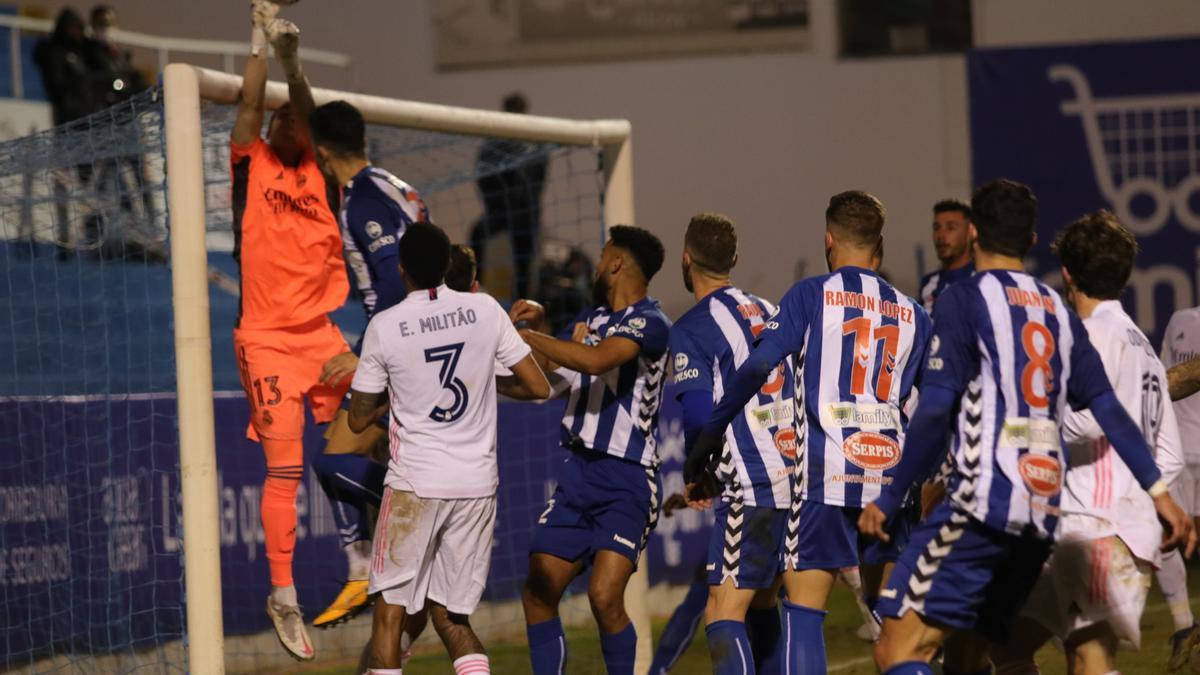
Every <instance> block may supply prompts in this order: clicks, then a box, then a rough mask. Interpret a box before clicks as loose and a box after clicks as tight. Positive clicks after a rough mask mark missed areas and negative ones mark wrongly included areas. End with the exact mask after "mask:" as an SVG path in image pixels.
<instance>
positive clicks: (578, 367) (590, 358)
mask: <svg viewBox="0 0 1200 675" xmlns="http://www.w3.org/2000/svg"><path fill="white" fill-rule="evenodd" d="M521 337H523V338H525V342H527V343H528V344H529V346H530V347H532V348H533V350H534V351H535V352H537V353H539V354H541V355H543V356H544V357H545V358H546V359H547V360H549V361H551V362H553V363H557V364H558V365H560V366H562V367H564V368H569V369H571V370H574V371H576V372H579V373H584V374H587V375H600V374H602V373H607V372H608V371H610V370H612V369H613V368H616V367H617V366H620V365H622V364H625V363H628V362H630V361H632V360H634V359H635V358H637V355H638V353H639V351H640V350H641V346H640V345H638V343H637V342H635V341H633V340H631V339H629V338H623V337H608V338H604V339H603V340H601V341H600V344H597V345H595V346H592V345H585V344H582V343H579V342H571V341H569V340H559V339H558V338H556V337H552V336H550V335H546V334H545V333H539V332H537V331H532V330H524V331H521Z"/></svg>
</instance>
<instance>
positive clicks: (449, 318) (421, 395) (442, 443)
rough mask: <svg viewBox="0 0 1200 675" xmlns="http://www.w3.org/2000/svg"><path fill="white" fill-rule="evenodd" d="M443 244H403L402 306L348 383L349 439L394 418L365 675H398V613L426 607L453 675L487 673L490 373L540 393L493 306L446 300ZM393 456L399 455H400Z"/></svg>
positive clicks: (458, 297)
mask: <svg viewBox="0 0 1200 675" xmlns="http://www.w3.org/2000/svg"><path fill="white" fill-rule="evenodd" d="M449 259H450V240H449V239H448V238H447V237H446V235H445V233H444V232H442V230H441V229H440V228H438V227H436V226H434V225H430V224H427V223H417V224H413V225H411V226H409V228H408V229H407V231H406V232H405V233H404V236H403V237H402V239H401V245H400V268H401V274H402V275H403V276H404V281H405V284H406V286H407V288H409V289H410V291H409V294H408V296H407V297H406V298H405V299H404V300H403V301H402V302H400V303H399V304H397V305H395V306H393V307H391V308H389V309H387V310H384V311H383V312H380V313H379V314H377V315H375V317H374V318H373V319H372V320H371V323H370V324H369V325H368V326H367V332H366V336H365V337H364V339H363V349H362V355H361V358H360V361H359V364H358V370H357V371H356V372H355V375H354V381H353V383H352V384H351V400H350V414H349V424H350V428H351V429H352V430H354V431H355V432H356V433H357V432H360V431H361V430H362V429H365V428H366V427H368V426H369V425H371V424H372V423H374V421H375V420H376V419H377V418H378V417H379V416H380V415H382V414H383V412H384V411H385V410H387V409H388V407H389V401H390V408H391V422H390V424H391V426H390V429H389V438H390V441H391V443H390V445H391V459H390V461H389V462H388V472H387V478H386V480H385V484H386V491H385V492H384V496H383V503H382V504H381V506H380V509H379V522H378V524H377V526H376V532H375V538H374V541H375V544H374V552H373V556H372V563H371V575H370V586H369V592H370V593H371V594H378V595H379V597H378V599H377V600H376V605H375V616H374V625H373V628H372V634H371V657H370V665H371V670H370V671H369V672H370V673H373V674H375V675H399V673H400V672H401V670H400V667H401V651H402V650H401V634H402V633H403V631H404V628H405V622H406V618H407V615H408V613H410V612H418V611H420V610H421V609H422V608H423V607H426V606H427V603H428V610H429V618H430V620H431V621H432V622H433V626H434V629H435V630H436V631H437V633H438V635H439V636H440V637H441V638H442V642H443V643H444V644H445V645H446V649H447V651H448V652H449V654H450V657H451V659H453V660H454V668H455V672H457V673H459V674H460V675H463V674H466V673H471V674H472V675H476V674H478V673H486V672H489V671H488V661H487V656H486V653H485V652H484V649H483V645H482V643H480V641H479V638H478V637H477V636H476V635H475V633H474V631H472V630H471V626H470V623H469V621H468V618H469V616H470V614H471V613H472V612H473V611H474V610H475V607H476V606H477V605H478V604H479V599H480V597H481V595H482V594H483V587H484V584H485V583H486V581H487V574H488V567H489V564H490V562H491V553H492V533H493V530H494V527H495V519H496V486H497V484H498V474H497V468H496V392H497V386H498V383H497V381H496V363H497V362H498V363H499V364H500V365H502V366H504V367H505V368H508V369H510V370H511V371H512V373H513V375H512V377H511V378H510V379H506V381H504V382H501V383H499V387H500V390H501V392H502V393H504V394H505V395H507V396H510V397H513V398H528V399H539V398H545V397H547V396H549V394H550V385H549V383H548V382H547V381H546V377H545V375H544V374H543V373H542V371H541V369H540V368H539V367H538V366H537V364H536V362H535V361H534V360H533V358H532V357H531V356H530V350H529V348H528V347H527V346H526V345H525V342H524V341H523V340H522V339H521V337H520V336H519V335H518V334H517V331H516V329H515V328H513V326H512V323H511V322H510V321H509V320H508V314H507V313H506V312H505V311H504V309H502V308H501V307H500V305H499V304H498V303H497V302H496V301H495V300H494V299H493V298H491V297H490V296H488V295H484V294H480V293H459V292H456V291H452V290H450V289H449V288H447V287H446V285H445V283H444V277H445V273H446V268H447V266H448V263H449ZM401 448H403V451H401Z"/></svg>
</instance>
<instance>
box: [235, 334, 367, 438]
mask: <svg viewBox="0 0 1200 675" xmlns="http://www.w3.org/2000/svg"><path fill="white" fill-rule="evenodd" d="M233 347H234V350H235V351H236V352H237V360H238V370H239V371H240V373H241V377H242V389H244V390H245V392H246V399H247V400H248V401H249V402H250V426H249V428H247V429H246V437H247V438H249V439H250V440H252V441H257V440H258V439H259V438H272V439H276V440H291V439H297V438H301V437H302V436H303V435H304V398H305V397H306V396H307V397H308V404H309V406H310V407H311V408H312V414H313V419H315V420H316V421H317V422H318V423H325V422H330V421H332V420H333V418H334V416H335V415H336V414H337V411H338V407H339V406H340V405H341V403H342V399H343V398H344V397H345V396H346V391H347V390H348V389H349V388H350V379H351V378H350V377H346V379H345V380H344V381H343V382H340V383H338V385H337V386H336V387H327V386H325V385H323V384H321V383H320V377H321V369H322V368H323V367H324V365H325V362H326V361H328V360H329V359H331V358H333V357H334V356H337V355H338V354H343V353H345V352H348V351H350V347H349V345H347V344H346V340H345V338H343V337H342V333H341V331H339V330H338V329H337V326H335V325H333V322H332V321H330V320H329V317H327V316H320V317H317V318H316V319H313V320H312V321H309V322H307V323H303V324H300V325H299V326H289V327H287V328H269V329H262V330H254V329H242V328H236V329H234V331H233Z"/></svg>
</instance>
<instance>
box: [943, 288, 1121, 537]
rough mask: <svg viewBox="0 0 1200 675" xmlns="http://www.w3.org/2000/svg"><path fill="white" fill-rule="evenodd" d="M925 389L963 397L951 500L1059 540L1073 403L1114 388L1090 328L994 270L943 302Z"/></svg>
mask: <svg viewBox="0 0 1200 675" xmlns="http://www.w3.org/2000/svg"><path fill="white" fill-rule="evenodd" d="M935 314H936V316H937V317H938V320H937V323H936V326H935V328H934V335H935V336H934V338H933V343H932V344H931V345H930V349H929V361H928V364H927V366H926V372H925V376H924V380H923V384H924V385H927V386H939V387H944V388H946V389H949V390H951V391H954V392H957V393H959V394H960V395H961V397H962V398H961V401H960V403H959V411H958V416H957V420H956V423H955V424H956V431H957V433H956V434H955V436H954V438H953V440H952V448H951V451H952V452H953V457H954V462H953V472H952V474H951V477H950V483H949V495H950V497H949V498H950V500H951V501H952V502H953V503H954V505H955V506H956V507H957V508H958V509H960V510H961V511H964V512H966V513H967V514H969V515H971V516H972V517H974V518H975V519H976V520H979V521H980V522H982V523H983V524H984V525H987V526H988V527H991V528H992V529H995V530H1000V531H1006V532H1009V533H1011V534H1022V533H1026V532H1032V533H1033V534H1035V535H1037V536H1039V537H1043V538H1045V537H1051V536H1053V534H1054V530H1055V528H1056V526H1057V524H1058V519H1059V502H1060V499H1061V493H1062V483H1063V476H1064V472H1065V470H1066V466H1065V458H1064V457H1063V451H1062V440H1061V434H1060V428H1061V426H1062V424H1063V420H1064V415H1065V414H1066V412H1067V411H1066V406H1067V404H1068V403H1071V404H1072V406H1073V407H1075V408H1077V409H1078V408H1080V407H1086V406H1087V404H1088V403H1089V402H1090V401H1092V400H1093V399H1094V398H1096V397H1097V396H1099V395H1100V394H1101V393H1103V392H1104V391H1105V390H1107V389H1110V388H1111V387H1110V385H1109V383H1108V379H1107V377H1106V376H1105V373H1104V365H1103V364H1102V363H1101V362H1100V357H1099V356H1098V355H1097V354H1096V351H1095V349H1093V348H1092V345H1091V343H1090V342H1089V341H1088V334H1087V330H1086V329H1085V328H1084V326H1083V323H1082V322H1080V320H1079V317H1077V316H1076V315H1075V314H1073V313H1072V312H1069V311H1068V310H1067V307H1066V305H1065V304H1064V303H1063V300H1062V297H1060V296H1059V294H1058V293H1057V292H1055V291H1054V290H1052V289H1051V288H1049V287H1048V286H1046V285H1045V284H1043V283H1041V282H1040V281H1038V280H1036V279H1034V278H1033V277H1032V276H1030V275H1028V274H1025V273H1023V272H1016V271H1007V270H989V271H986V272H980V273H978V274H976V275H975V276H974V277H973V278H972V279H970V280H969V281H964V282H962V283H960V284H957V285H955V286H952V287H951V288H950V289H948V290H947V291H946V292H945V293H944V294H943V295H942V296H941V297H940V298H938V301H937V306H936V309H935Z"/></svg>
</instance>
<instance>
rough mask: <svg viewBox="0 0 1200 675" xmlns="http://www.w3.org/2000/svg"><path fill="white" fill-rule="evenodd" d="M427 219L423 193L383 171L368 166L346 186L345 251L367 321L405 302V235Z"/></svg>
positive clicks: (342, 215) (342, 219) (340, 217)
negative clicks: (402, 251)
mask: <svg viewBox="0 0 1200 675" xmlns="http://www.w3.org/2000/svg"><path fill="white" fill-rule="evenodd" d="M428 220H429V209H427V208H425V202H423V201H422V200H421V195H420V194H419V193H418V192H417V191H416V190H415V189H413V187H412V186H410V185H409V184H408V183H405V182H404V181H402V180H400V179H399V178H396V177H395V176H393V175H392V174H390V173H388V172H387V171H384V170H383V169H380V168H378V167H374V166H368V167H366V168H364V169H363V170H362V171H359V172H358V173H357V174H356V175H355V176H354V178H351V179H350V182H348V183H346V185H345V187H343V188H342V208H341V211H340V213H339V214H338V221H339V222H340V223H341V226H342V247H343V249H344V250H345V256H346V266H347V267H348V268H349V269H350V277H351V278H352V279H353V280H354V285H355V286H356V287H357V288H358V292H359V293H360V294H361V295H362V302H363V310H364V311H365V312H366V314H367V319H370V318H371V317H372V316H375V314H376V313H378V312H382V311H383V310H385V309H387V308H388V307H391V306H392V305H395V304H396V303H398V302H400V301H401V300H403V299H404V296H405V289H404V280H403V279H402V278H401V277H400V237H402V236H403V235H404V230H405V229H406V228H407V227H408V226H409V225H410V224H412V223H417V222H427V221H428Z"/></svg>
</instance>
